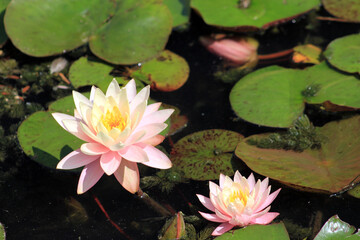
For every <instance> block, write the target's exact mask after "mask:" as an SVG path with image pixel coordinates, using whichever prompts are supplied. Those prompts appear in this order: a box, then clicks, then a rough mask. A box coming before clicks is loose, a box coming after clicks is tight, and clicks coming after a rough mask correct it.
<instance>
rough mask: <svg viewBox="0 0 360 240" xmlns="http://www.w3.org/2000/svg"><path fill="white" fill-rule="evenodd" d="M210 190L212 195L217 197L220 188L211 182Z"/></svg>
mask: <svg viewBox="0 0 360 240" xmlns="http://www.w3.org/2000/svg"><path fill="white" fill-rule="evenodd" d="M220 177H221V176H220ZM209 189H210V193H212V194H214V196H217V193H218V189H219V186H218V185H217V184H216V183H213V182H212V181H209Z"/></svg>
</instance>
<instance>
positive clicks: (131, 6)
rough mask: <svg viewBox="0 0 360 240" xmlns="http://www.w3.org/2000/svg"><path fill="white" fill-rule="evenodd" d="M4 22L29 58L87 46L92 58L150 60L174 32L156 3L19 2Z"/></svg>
mask: <svg viewBox="0 0 360 240" xmlns="http://www.w3.org/2000/svg"><path fill="white" fill-rule="evenodd" d="M59 9H61V11H59ZM44 19H46V21H44ZM4 21H5V26H6V31H7V34H8V36H9V38H10V39H11V41H12V42H13V43H14V45H15V46H16V47H17V48H18V49H19V50H21V51H22V52H24V53H26V54H28V55H32V56H37V57H44V56H50V55H55V54H61V53H63V52H65V51H69V50H73V49H74V48H77V47H79V46H81V45H83V44H86V43H88V42H89V45H90V49H91V51H92V52H93V53H94V54H95V55H97V56H98V57H99V58H101V59H103V60H105V61H108V62H112V63H115V64H134V63H138V62H140V61H145V60H148V59H150V58H153V57H154V56H156V55H157V54H159V53H160V52H161V51H162V50H163V48H164V46H165V44H166V42H167V39H168V36H169V35H170V32H171V28H172V16H171V13H170V11H169V10H168V8H167V7H166V6H165V5H163V4H162V3H161V2H159V1H155V0H153V1H147V0H142V1H139V0H124V1H121V2H120V1H113V0H105V1H98V0H78V1H75V2H74V1H72V0H17V1H11V2H10V4H9V6H8V8H7V10H6V14H5V20H4ZM29 36H31V37H30V38H29Z"/></svg>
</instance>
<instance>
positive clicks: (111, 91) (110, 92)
mask: <svg viewBox="0 0 360 240" xmlns="http://www.w3.org/2000/svg"><path fill="white" fill-rule="evenodd" d="M119 93H120V87H119V83H118V82H117V81H116V79H115V78H114V79H113V80H112V81H111V82H110V84H109V86H108V88H107V90H106V94H105V96H106V97H110V96H112V97H113V98H116V96H117V95H119Z"/></svg>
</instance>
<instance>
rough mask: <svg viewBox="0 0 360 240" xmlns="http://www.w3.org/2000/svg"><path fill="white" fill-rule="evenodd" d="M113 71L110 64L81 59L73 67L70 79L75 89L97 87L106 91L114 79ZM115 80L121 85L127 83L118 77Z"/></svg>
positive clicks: (70, 71)
mask: <svg viewBox="0 0 360 240" xmlns="http://www.w3.org/2000/svg"><path fill="white" fill-rule="evenodd" d="M112 69H113V66H111V65H109V64H106V63H103V62H98V61H91V60H89V59H88V58H86V57H81V58H79V59H78V60H77V61H75V62H74V63H73V64H72V65H71V67H70V70H69V78H70V81H71V84H72V85H73V86H74V87H75V88H79V87H83V86H92V85H96V86H98V87H99V88H100V89H101V90H102V91H106V89H107V87H108V86H109V83H110V82H111V80H112V79H113V78H114V77H113V76H111V75H110V72H111V70H112ZM115 79H116V80H117V81H118V82H119V84H122V85H123V84H126V83H127V81H126V80H124V79H123V78H120V77H116V78H115Z"/></svg>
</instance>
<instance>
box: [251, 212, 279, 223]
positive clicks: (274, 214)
mask: <svg viewBox="0 0 360 240" xmlns="http://www.w3.org/2000/svg"><path fill="white" fill-rule="evenodd" d="M278 215H279V213H277V212H268V213H266V214H265V215H262V216H261V217H258V218H256V219H254V220H252V221H251V223H252V224H261V225H266V224H269V223H271V222H272V220H274V219H275V218H276V217H277V216H278Z"/></svg>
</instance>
